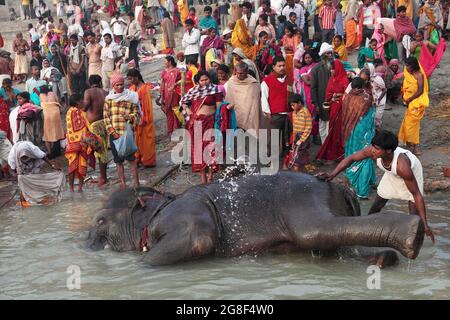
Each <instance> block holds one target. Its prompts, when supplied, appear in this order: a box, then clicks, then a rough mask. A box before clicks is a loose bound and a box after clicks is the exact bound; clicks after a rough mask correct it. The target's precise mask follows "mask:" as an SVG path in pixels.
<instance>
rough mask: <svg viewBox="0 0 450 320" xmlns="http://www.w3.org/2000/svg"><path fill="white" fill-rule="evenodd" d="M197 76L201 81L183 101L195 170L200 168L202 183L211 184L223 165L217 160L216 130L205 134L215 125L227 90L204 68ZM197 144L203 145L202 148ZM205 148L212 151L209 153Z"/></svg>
mask: <svg viewBox="0 0 450 320" xmlns="http://www.w3.org/2000/svg"><path fill="white" fill-rule="evenodd" d="M196 80H197V81H196V82H197V83H198V84H197V85H196V86H195V87H194V88H192V89H191V90H189V91H188V93H186V94H185V95H184V96H183V98H182V99H181V101H180V103H181V105H182V106H183V109H184V112H185V113H186V114H188V118H187V124H186V127H187V129H188V130H189V133H190V136H191V141H192V143H191V162H192V172H199V173H200V178H201V183H202V184H207V183H210V182H212V181H213V173H214V172H217V171H218V169H219V167H218V164H217V161H216V159H217V158H216V156H217V155H216V153H215V151H216V150H215V142H214V141H215V137H214V134H211V135H206V136H204V134H205V132H206V131H207V130H210V129H213V128H214V122H215V119H214V115H215V113H216V110H217V108H218V107H219V105H220V104H221V102H222V100H223V94H222V93H220V91H219V87H218V86H217V85H214V84H212V83H211V82H210V78H209V74H208V73H207V72H203V71H200V72H199V73H198V74H197V75H196ZM189 105H190V106H189ZM198 130H200V132H198ZM196 137H199V138H200V139H202V140H201V142H198V143H197V142H195V141H193V139H195V138H196ZM197 145H201V148H198V147H197ZM205 149H207V153H208V155H207V156H206V157H205V153H206V152H205V151H206V150H205Z"/></svg>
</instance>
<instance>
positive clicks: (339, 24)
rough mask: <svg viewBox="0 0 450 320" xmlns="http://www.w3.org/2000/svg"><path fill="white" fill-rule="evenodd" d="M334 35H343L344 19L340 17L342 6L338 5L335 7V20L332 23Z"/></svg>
mask: <svg viewBox="0 0 450 320" xmlns="http://www.w3.org/2000/svg"><path fill="white" fill-rule="evenodd" d="M334 34H336V35H339V36H343V35H344V18H343V15H342V4H341V3H339V4H338V5H337V6H336V20H335V21H334Z"/></svg>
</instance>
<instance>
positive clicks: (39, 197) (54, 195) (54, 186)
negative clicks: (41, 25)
mask: <svg viewBox="0 0 450 320" xmlns="http://www.w3.org/2000/svg"><path fill="white" fill-rule="evenodd" d="M17 182H18V185H19V188H20V191H21V192H22V195H23V197H24V198H25V200H26V201H28V202H29V203H32V204H33V203H40V202H42V201H50V202H53V203H55V202H59V201H61V200H62V193H63V192H64V189H65V185H66V176H65V175H64V172H62V171H55V172H49V173H39V174H26V175H19V176H18V177H17Z"/></svg>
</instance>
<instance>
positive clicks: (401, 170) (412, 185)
mask: <svg viewBox="0 0 450 320" xmlns="http://www.w3.org/2000/svg"><path fill="white" fill-rule="evenodd" d="M397 174H398V175H399V177H401V178H402V179H403V180H404V181H405V184H406V187H407V188H408V190H409V192H411V194H412V195H413V197H414V203H415V205H416V208H417V211H418V213H419V216H420V218H421V219H422V221H423V224H424V225H425V233H426V235H427V236H428V237H429V238H430V239H431V241H433V243H434V236H433V232H432V231H431V229H430V227H429V226H428V221H427V215H426V211H425V201H424V199H423V196H422V193H421V192H420V189H419V186H418V184H417V180H416V177H415V176H414V173H413V171H412V170H411V161H410V160H409V158H408V157H407V156H406V155H400V156H399V158H398V162H397Z"/></svg>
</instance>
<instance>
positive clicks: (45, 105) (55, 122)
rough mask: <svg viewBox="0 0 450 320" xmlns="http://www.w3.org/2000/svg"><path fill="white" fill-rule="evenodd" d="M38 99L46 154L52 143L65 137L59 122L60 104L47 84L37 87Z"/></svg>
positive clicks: (50, 149) (50, 151) (50, 150)
mask: <svg viewBox="0 0 450 320" xmlns="http://www.w3.org/2000/svg"><path fill="white" fill-rule="evenodd" d="M39 92H40V94H39V99H40V100H41V108H42V112H43V114H44V136H43V137H42V140H44V142H45V148H46V149H47V154H50V153H52V150H53V144H54V143H55V142H58V141H59V140H62V139H64V138H65V134H64V129H63V127H62V122H61V105H60V104H59V102H58V97H57V96H56V95H55V94H54V93H53V92H52V91H50V90H49V88H48V87H47V86H42V87H40V88H39Z"/></svg>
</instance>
